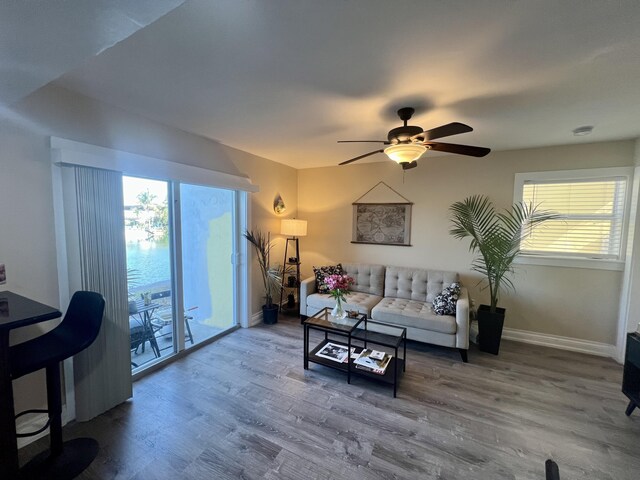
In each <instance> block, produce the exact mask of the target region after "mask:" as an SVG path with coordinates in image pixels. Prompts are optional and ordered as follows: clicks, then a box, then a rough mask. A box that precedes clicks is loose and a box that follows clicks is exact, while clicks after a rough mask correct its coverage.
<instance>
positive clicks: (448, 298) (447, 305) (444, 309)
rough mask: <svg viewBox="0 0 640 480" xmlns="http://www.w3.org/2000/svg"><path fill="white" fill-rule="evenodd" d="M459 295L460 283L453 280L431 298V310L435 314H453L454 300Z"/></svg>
mask: <svg viewBox="0 0 640 480" xmlns="http://www.w3.org/2000/svg"><path fill="white" fill-rule="evenodd" d="M459 296H460V284H459V283H458V282H454V283H452V284H451V285H449V286H448V287H446V288H445V289H444V290H442V293H441V294H440V295H438V296H437V297H436V298H434V299H433V311H434V312H435V314H436V315H455V314H456V302H457V301H458V297H459Z"/></svg>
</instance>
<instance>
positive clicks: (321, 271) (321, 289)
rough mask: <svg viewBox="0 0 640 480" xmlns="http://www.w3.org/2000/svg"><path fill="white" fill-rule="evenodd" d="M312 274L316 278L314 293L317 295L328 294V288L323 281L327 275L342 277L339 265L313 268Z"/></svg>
mask: <svg viewBox="0 0 640 480" xmlns="http://www.w3.org/2000/svg"><path fill="white" fill-rule="evenodd" d="M313 273H314V275H315V276H316V291H317V292H318V293H327V292H329V287H327V286H326V285H325V283H324V279H325V278H326V277H328V276H329V275H342V274H343V273H344V271H343V269H342V265H341V264H337V265H327V266H324V267H313Z"/></svg>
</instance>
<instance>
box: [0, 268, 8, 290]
mask: <svg viewBox="0 0 640 480" xmlns="http://www.w3.org/2000/svg"><path fill="white" fill-rule="evenodd" d="M5 283H7V270H6V269H5V266H4V263H0V285H3V284H5Z"/></svg>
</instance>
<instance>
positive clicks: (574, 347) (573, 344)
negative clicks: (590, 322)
mask: <svg viewBox="0 0 640 480" xmlns="http://www.w3.org/2000/svg"><path fill="white" fill-rule="evenodd" d="M502 338H504V339H505V340H513V341H515V342H522V343H530V344H533V345H542V346H545V347H551V348H558V349H560V350H570V351H572V352H580V353H588V354H590V355H597V356H599V357H610V358H614V359H615V358H616V346H615V345H609V344H607V343H601V342H593V341H591V340H582V339H579V338H571V337H561V336H559V335H550V334H548V333H537V332H531V331H529V330H517V329H515V328H505V329H504V330H503V331H502Z"/></svg>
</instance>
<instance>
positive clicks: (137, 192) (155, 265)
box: [123, 177, 176, 371]
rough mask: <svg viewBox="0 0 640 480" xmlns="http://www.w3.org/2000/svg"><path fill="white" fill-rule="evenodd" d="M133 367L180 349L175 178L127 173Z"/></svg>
mask: <svg viewBox="0 0 640 480" xmlns="http://www.w3.org/2000/svg"><path fill="white" fill-rule="evenodd" d="M123 194H124V209H125V212H124V217H125V240H126V247H127V248H126V252H127V280H128V292H129V328H130V332H131V368H132V370H134V371H136V370H138V369H142V368H144V367H145V366H147V365H149V364H151V363H154V362H155V361H158V360H159V359H161V358H162V357H163V356H164V357H166V356H167V355H171V354H173V353H174V352H175V351H176V348H175V344H174V341H173V338H174V322H173V316H174V314H173V310H174V309H173V303H174V302H173V301H172V291H171V290H172V283H173V282H172V276H171V245H170V241H171V222H170V218H171V215H170V211H169V183H168V182H164V181H158V180H149V179H143V178H136V177H123Z"/></svg>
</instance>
